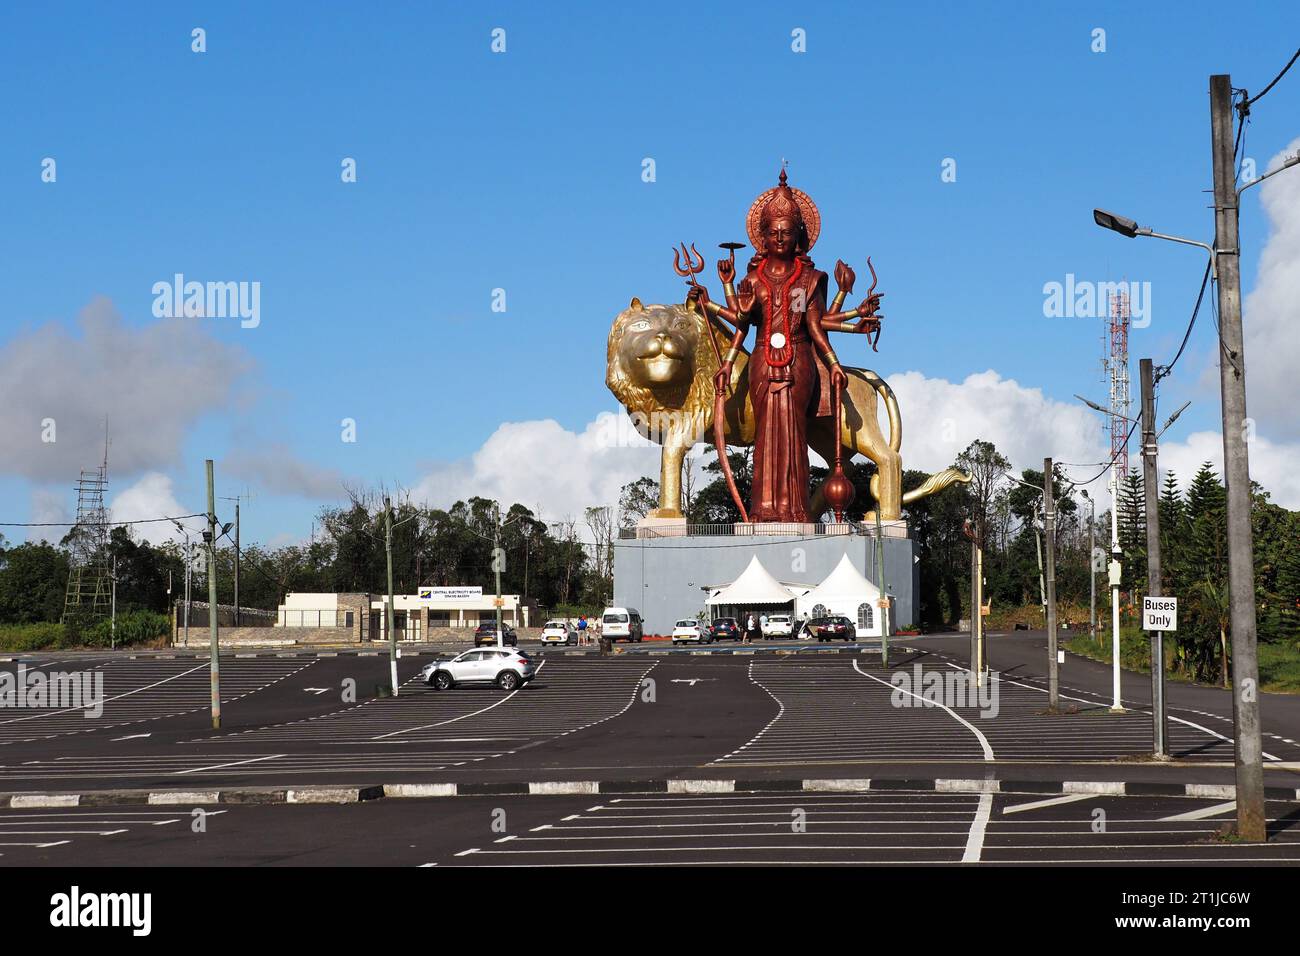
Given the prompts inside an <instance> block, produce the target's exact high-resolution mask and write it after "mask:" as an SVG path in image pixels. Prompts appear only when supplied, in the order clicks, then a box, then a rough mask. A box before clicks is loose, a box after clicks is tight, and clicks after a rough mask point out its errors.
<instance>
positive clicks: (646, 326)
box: [619, 306, 699, 385]
mask: <svg viewBox="0 0 1300 956" xmlns="http://www.w3.org/2000/svg"><path fill="white" fill-rule="evenodd" d="M622 322H623V339H622V343H621V345H620V347H619V352H620V359H621V360H622V362H623V366H624V369H625V370H626V371H627V373H628V375H629V377H631V379H632V380H633V381H634V382H636V383H637V384H640V385H665V384H669V383H673V382H680V381H689V380H690V378H691V375H692V374H693V373H694V369H693V365H694V364H695V345H696V342H697V340H698V338H699V334H698V330H697V329H696V327H695V323H694V322H692V321H691V319H690V318H689V317H688V316H687V315H686V314H684V312H683V311H682V310H676V309H672V308H669V307H667V306H649V307H647V308H645V309H642V310H641V311H629V312H628V313H627V314H626V315H625V316H624V318H623V320H622Z"/></svg>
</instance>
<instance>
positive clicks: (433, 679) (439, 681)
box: [420, 647, 538, 691]
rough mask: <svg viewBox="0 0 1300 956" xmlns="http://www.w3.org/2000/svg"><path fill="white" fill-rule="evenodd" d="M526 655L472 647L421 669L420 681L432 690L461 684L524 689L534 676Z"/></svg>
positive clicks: (508, 650) (507, 649)
mask: <svg viewBox="0 0 1300 956" xmlns="http://www.w3.org/2000/svg"><path fill="white" fill-rule="evenodd" d="M537 671H538V668H536V667H534V666H533V662H532V661H531V660H529V658H528V655H527V654H524V653H523V652H522V651H518V650H515V649H514V648H502V647H489V648H475V649H474V650H472V651H466V652H465V653H463V654H459V655H457V656H456V657H453V658H452V659H451V660H449V661H434V662H433V663H432V664H425V665H424V667H422V668H421V669H420V679H421V680H423V681H424V682H425V683H426V684H428V685H429V686H430V687H432V688H434V689H435V690H451V689H452V688H453V687H458V686H460V685H461V684H488V685H493V686H496V687H499V688H501V689H502V690H506V691H514V690H518V689H519V688H521V687H523V686H524V685H525V684H527V683H528V682H529V681H530V680H532V679H533V678H534V677H536V676H537Z"/></svg>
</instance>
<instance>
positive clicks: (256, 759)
mask: <svg viewBox="0 0 1300 956" xmlns="http://www.w3.org/2000/svg"><path fill="white" fill-rule="evenodd" d="M283 756H286V755H285V754H267V755H266V756H264V757H250V758H248V759H247V760H236V761H233V762H232V763H219V764H215V765H213V766H210V767H191V768H190V769H189V770H177V771H174V772H175V773H176V774H177V775H178V776H179V775H183V774H187V773H206V772H207V771H209V770H224V769H225V768H227V767H241V766H243V765H244V764H249V763H258V762H259V761H262V760H274V759H275V758H277V757H283Z"/></svg>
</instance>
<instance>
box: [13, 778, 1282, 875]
mask: <svg viewBox="0 0 1300 956" xmlns="http://www.w3.org/2000/svg"><path fill="white" fill-rule="evenodd" d="M1267 810H1268V817H1269V829H1270V840H1269V842H1268V843H1267V844H1258V845H1254V844H1241V843H1236V842H1233V841H1231V840H1226V839H1223V838H1222V837H1221V836H1220V835H1219V833H1218V831H1219V829H1220V828H1221V827H1222V826H1223V824H1224V822H1225V821H1227V820H1230V819H1231V812H1232V806H1231V804H1230V803H1228V802H1225V801H1216V800H1194V799H1187V798H1140V797H1107V796H1097V795H1092V794H1080V795H1073V796H1068V797H1057V798H1048V799H1044V798H1041V797H1038V796H1034V795H1027V794H983V795H981V794H966V793H927V792H909V791H894V792H882V793H857V794H853V793H841V794H825V793H822V794H812V793H793V794H742V793H733V794H691V795H666V794H626V795H623V796H617V797H600V798H592V797H580V796H547V797H542V796H530V797H513V798H503V797H499V796H498V797H461V798H453V799H444V800H395V801H383V802H382V803H378V804H352V805H346V806H283V807H268V806H240V807H224V808H216V809H214V808H206V809H204V808H182V807H177V808H140V807H115V808H72V809H63V810H17V811H15V810H10V811H4V812H0V865H10V866H46V865H49V866H67V865H70V864H74V863H75V864H76V865H78V866H119V865H122V864H123V863H128V862H129V863H135V864H148V863H167V862H177V861H183V862H185V863H186V864H190V865H198V866H283V865H292V866H330V865H336V864H339V863H350V864H361V865H367V864H368V865H386V866H411V867H510V866H529V867H568V866H606V867H624V866H636V867H644V866H715V865H801V866H843V865H860V864H879V865H898V864H962V863H964V864H993V865H1025V864H1032V865H1052V864H1074V865H1105V866H1115V865H1123V866H1142V865H1152V864H1161V865H1181V866H1195V867H1201V866H1219V865H1224V866H1228V865H1242V864H1251V865H1258V864H1266V865H1278V864H1290V865H1294V864H1296V863H1300V811H1297V809H1296V807H1295V805H1294V804H1284V803H1275V802H1271V803H1269V805H1268V807H1267Z"/></svg>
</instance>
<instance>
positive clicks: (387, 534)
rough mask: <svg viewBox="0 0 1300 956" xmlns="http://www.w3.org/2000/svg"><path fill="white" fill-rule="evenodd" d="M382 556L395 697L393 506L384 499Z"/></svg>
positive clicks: (395, 632)
mask: <svg viewBox="0 0 1300 956" xmlns="http://www.w3.org/2000/svg"><path fill="white" fill-rule="evenodd" d="M384 555H385V556H386V557H387V559H388V607H387V609H386V616H385V620H386V621H387V622H388V669H389V676H390V677H391V679H392V685H393V696H394V697H396V696H397V628H396V627H395V626H394V624H393V504H392V502H391V501H389V499H388V497H387V496H385V497H384Z"/></svg>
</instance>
